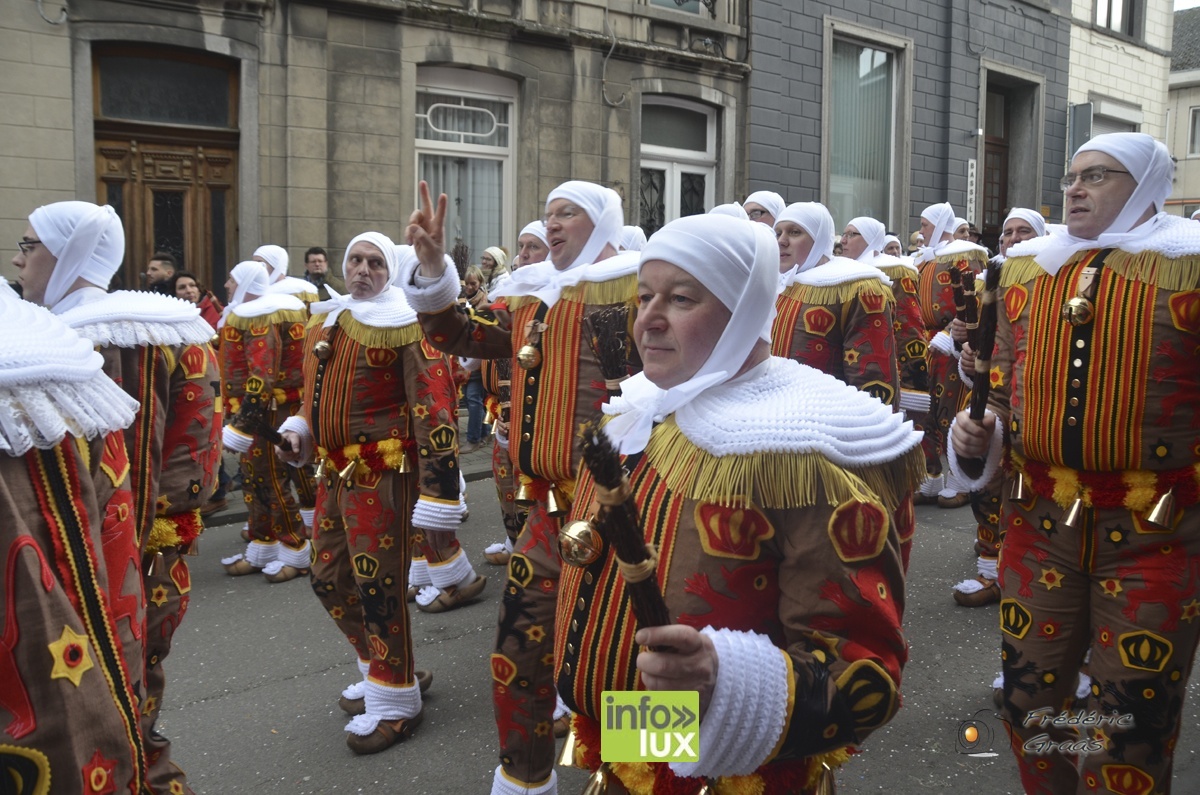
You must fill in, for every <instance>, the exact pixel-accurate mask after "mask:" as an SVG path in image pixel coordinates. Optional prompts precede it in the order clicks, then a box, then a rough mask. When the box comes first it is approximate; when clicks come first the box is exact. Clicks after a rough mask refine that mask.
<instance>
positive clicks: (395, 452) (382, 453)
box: [317, 439, 417, 480]
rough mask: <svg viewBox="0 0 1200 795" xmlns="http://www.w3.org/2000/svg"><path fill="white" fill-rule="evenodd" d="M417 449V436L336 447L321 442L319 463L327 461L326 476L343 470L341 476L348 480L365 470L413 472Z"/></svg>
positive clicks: (322, 463) (325, 465)
mask: <svg viewBox="0 0 1200 795" xmlns="http://www.w3.org/2000/svg"><path fill="white" fill-rule="evenodd" d="M416 449H417V441H416V439H383V440H381V441H378V442H362V443H358V444H348V445H346V446H345V447H338V448H335V449H333V450H327V449H326V448H324V447H319V446H318V447H317V461H318V462H319V465H324V472H325V473H326V475H327V476H328V475H332V474H340V475H341V477H342V480H349V479H350V478H351V477H353V476H354V475H355V474H358V473H361V472H362V471H364V470H365V471H367V472H386V471H388V470H390V469H394V470H397V471H400V472H411V471H412V464H413V461H414V460H415V458H414V456H415V454H416ZM352 465H353V466H352ZM331 469H332V471H330V470H331Z"/></svg>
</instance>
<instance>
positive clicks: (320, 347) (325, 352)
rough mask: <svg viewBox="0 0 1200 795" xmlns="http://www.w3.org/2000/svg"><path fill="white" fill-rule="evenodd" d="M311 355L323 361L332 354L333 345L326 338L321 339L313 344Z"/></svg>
mask: <svg viewBox="0 0 1200 795" xmlns="http://www.w3.org/2000/svg"><path fill="white" fill-rule="evenodd" d="M313 355H314V356H316V357H317V358H318V359H320V360H321V361H325V360H326V359H328V358H329V357H330V356H332V355H333V346H332V345H330V344H329V342H328V341H327V340H321V341H319V342H318V343H317V344H316V345H314V346H313Z"/></svg>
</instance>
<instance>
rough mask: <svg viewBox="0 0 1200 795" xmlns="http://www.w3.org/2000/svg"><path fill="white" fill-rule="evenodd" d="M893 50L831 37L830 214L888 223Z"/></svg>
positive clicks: (892, 172) (893, 108) (892, 154)
mask: <svg viewBox="0 0 1200 795" xmlns="http://www.w3.org/2000/svg"><path fill="white" fill-rule="evenodd" d="M897 82H898V81H897V55H896V53H895V52H894V51H892V50H890V49H887V48H884V47H880V46H878V45H875V44H867V43H864V42H860V41H855V40H852V39H844V38H840V37H835V38H834V40H833V53H832V72H831V81H830V96H829V100H828V106H827V111H826V112H827V113H829V114H830V115H829V125H830V126H829V142H828V152H829V161H828V169H829V193H828V199H829V201H828V207H829V211H830V212H831V213H832V214H833V217H834V218H835V219H840V220H839V222H843V223H844V222H845V220H846V219H849V218H854V217H855V216H859V215H865V216H868V217H870V218H878V219H879V220H881V221H883V222H884V223H889V222H890V221H889V219H891V218H892V201H893V197H894V195H895V194H894V186H893V178H894V175H895V171H896V168H895V164H896V96H897Z"/></svg>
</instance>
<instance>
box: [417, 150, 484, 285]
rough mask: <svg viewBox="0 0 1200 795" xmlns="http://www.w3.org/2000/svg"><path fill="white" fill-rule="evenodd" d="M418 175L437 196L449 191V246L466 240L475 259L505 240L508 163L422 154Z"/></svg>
mask: <svg viewBox="0 0 1200 795" xmlns="http://www.w3.org/2000/svg"><path fill="white" fill-rule="evenodd" d="M417 171H418V172H419V173H418V175H417V176H418V179H423V180H425V181H426V182H428V183H429V192H430V193H431V194H433V195H434V196H437V195H438V194H439V193H445V194H446V198H447V199H448V203H447V206H446V249H447V250H450V249H451V248H453V247H454V246H455V245H457V244H458V243H460V242H461V243H465V244H466V245H467V247H468V248H469V249H470V253H469V256H470V258H471V262H477V261H478V258H479V255H480V254H482V253H483V250H484V249H485V248H487V247H488V246H498V245H500V244H501V243H502V242H503V241H504V237H503V230H502V227H503V223H504V215H503V208H502V200H503V188H504V183H503V180H504V163H503V161H500V160H487V159H484V158H478V157H457V156H453V155H431V154H422V155H421V156H420V158H419V159H418V163H417Z"/></svg>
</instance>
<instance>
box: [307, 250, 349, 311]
mask: <svg viewBox="0 0 1200 795" xmlns="http://www.w3.org/2000/svg"><path fill="white" fill-rule="evenodd" d="M304 278H305V279H307V280H308V281H309V282H311V283H312V284H313V285H314V286H315V287H316V288H317V293H318V294H319V295H320V296H321V300H322V301H328V300H329V298H330V295H329V288H330V287H332V288H333V290H334V292H336V293H337V294H338V295H342V294H344V293H345V292H346V282H345V281H343V280H342V279H340V278H338V276H337V275H336V274H333V273H330V272H329V255H328V254H327V253H326V252H325V249H323V248H321V247H320V246H313V247H312V248H310V249H309V250H308V251H305V252H304Z"/></svg>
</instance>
